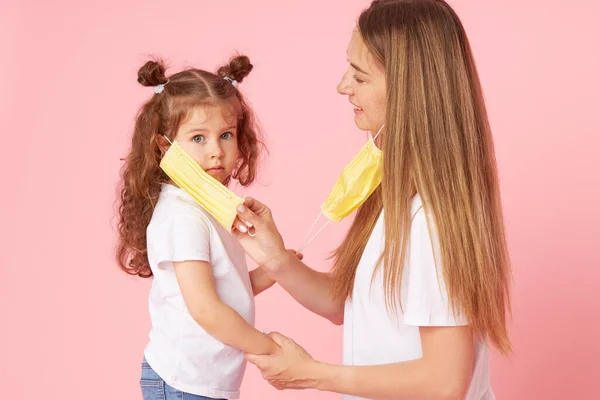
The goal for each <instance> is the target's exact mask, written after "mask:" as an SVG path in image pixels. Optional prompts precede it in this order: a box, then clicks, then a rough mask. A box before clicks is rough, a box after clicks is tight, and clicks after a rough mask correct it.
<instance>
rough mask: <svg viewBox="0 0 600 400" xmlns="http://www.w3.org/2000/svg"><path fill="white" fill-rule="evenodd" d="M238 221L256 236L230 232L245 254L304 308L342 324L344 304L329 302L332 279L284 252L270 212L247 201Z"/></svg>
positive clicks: (255, 201) (240, 211)
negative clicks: (247, 223)
mask: <svg viewBox="0 0 600 400" xmlns="http://www.w3.org/2000/svg"><path fill="white" fill-rule="evenodd" d="M238 218H239V219H240V220H241V221H242V222H243V223H246V222H250V223H251V225H252V226H253V228H251V229H253V230H254V231H255V236H250V235H248V234H246V233H242V232H239V231H237V230H234V232H233V233H234V235H235V237H236V239H238V241H239V242H240V244H241V245H242V246H243V247H244V250H245V251H246V253H248V255H249V256H250V257H251V258H252V259H253V260H254V261H255V262H256V263H257V264H258V265H260V266H261V267H263V268H264V269H265V270H266V272H267V273H268V274H269V276H271V278H273V279H275V280H276V281H277V282H278V283H279V284H280V285H281V286H282V287H283V288H284V289H285V290H286V291H287V292H288V293H289V294H290V295H291V296H292V297H293V298H294V299H296V301H298V302H299V303H300V304H302V305H303V306H304V307H306V308H307V309H309V310H310V311H312V312H314V313H315V314H318V315H320V316H322V317H325V318H327V319H329V320H330V321H332V322H333V323H335V324H338V325H339V324H342V323H343V321H344V303H343V302H334V301H333V300H332V299H331V295H330V293H331V286H332V283H333V278H332V276H331V275H330V274H327V273H323V272H318V271H315V270H313V269H311V268H309V267H308V266H306V265H305V264H304V263H302V262H301V261H300V260H299V259H298V258H297V257H296V255H295V254H293V253H290V252H289V251H287V250H286V249H285V245H284V242H283V239H282V238H281V235H280V234H279V231H278V230H277V227H276V226H275V222H274V221H273V217H272V216H271V210H269V208H268V207H267V206H265V205H264V204H262V203H260V202H259V201H257V200H254V199H252V198H247V199H246V200H245V202H244V205H243V206H241V207H240V209H239V210H238Z"/></svg>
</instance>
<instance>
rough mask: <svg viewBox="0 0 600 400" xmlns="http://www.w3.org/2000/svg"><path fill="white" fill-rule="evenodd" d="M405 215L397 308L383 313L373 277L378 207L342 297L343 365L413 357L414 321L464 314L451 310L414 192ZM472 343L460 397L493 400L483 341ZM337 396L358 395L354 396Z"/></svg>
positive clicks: (379, 240) (417, 352) (452, 321)
mask: <svg viewBox="0 0 600 400" xmlns="http://www.w3.org/2000/svg"><path fill="white" fill-rule="evenodd" d="M411 215H412V216H414V218H413V220H412V225H411V229H410V241H409V244H408V254H407V264H406V266H405V268H404V270H403V274H402V289H401V297H402V300H401V301H402V309H403V311H402V310H400V309H398V310H397V312H396V315H394V316H393V317H392V316H391V313H389V312H388V308H387V307H386V302H385V297H384V293H385V291H384V285H383V269H382V268H379V269H378V271H377V273H376V274H375V277H374V278H373V272H374V270H375V267H376V263H377V260H378V259H379V256H380V255H381V252H382V251H383V245H384V238H385V236H384V222H383V212H382V213H381V215H380V217H379V219H378V221H377V224H376V225H375V228H374V229H373V232H372V233H371V237H370V238H369V241H368V242H367V246H366V247H365V250H364V253H363V255H362V258H361V260H360V262H359V264H358V267H357V271H356V278H355V280H354V290H353V292H352V298H351V299H350V298H349V299H348V300H347V301H346V306H345V311H344V364H345V365H363V366H364V365H380V364H389V363H397V362H402V361H410V360H415V359H419V358H421V357H423V353H422V348H421V337H420V334H419V327H420V326H461V325H467V320H466V319H465V318H464V317H462V316H460V315H456V316H455V315H453V312H452V308H451V306H450V304H449V301H448V293H447V291H446V285H445V283H444V279H443V272H442V268H441V266H440V265H439V262H438V264H437V268H436V261H435V260H436V259H437V260H439V254H440V249H439V242H438V239H437V235H436V234H435V232H430V230H429V228H428V225H427V220H426V217H425V211H424V209H423V207H422V201H421V197H420V196H419V195H418V194H417V195H416V196H415V197H414V199H413V200H412V204H411ZM434 254H435V255H437V256H438V257H434ZM372 278H373V280H372ZM438 278H439V279H438ZM371 280H372V283H371ZM473 346H474V349H475V353H474V355H475V359H474V365H473V376H472V378H471V383H470V386H469V389H468V392H467V395H466V397H465V399H466V400H493V399H494V398H495V397H494V393H493V391H492V388H491V385H490V374H489V360H488V349H487V345H486V344H485V343H483V342H481V341H479V340H475V341H474V343H473ZM343 398H344V399H345V400H357V399H359V398H358V397H354V396H344V397H343Z"/></svg>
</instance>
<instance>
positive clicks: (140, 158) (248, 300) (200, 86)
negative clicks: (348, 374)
mask: <svg viewBox="0 0 600 400" xmlns="http://www.w3.org/2000/svg"><path fill="white" fill-rule="evenodd" d="M251 70H252V64H250V60H249V59H248V57H245V56H238V57H235V58H233V59H232V60H231V61H230V62H229V64H228V65H225V66H223V67H221V68H219V69H218V71H217V73H216V74H213V73H210V72H207V71H203V70H198V69H188V70H184V71H181V72H179V73H176V74H174V75H171V76H169V77H167V76H166V75H165V67H164V65H163V63H162V62H155V61H149V62H147V63H146V64H145V65H144V66H143V67H142V68H140V70H139V71H138V82H139V83H141V84H142V85H144V86H148V87H153V89H154V93H153V95H152V97H151V98H150V99H149V100H148V101H147V102H146V103H145V104H144V105H143V106H142V108H141V110H140V112H139V114H138V116H137V119H136V123H135V128H134V132H133V138H132V143H131V150H130V152H129V155H128V156H127V158H126V160H125V165H124V167H123V170H122V181H121V183H120V193H119V195H120V205H119V244H118V249H117V259H118V262H119V265H120V267H121V268H122V269H123V270H124V271H125V272H127V273H128V274H131V275H138V276H140V277H144V278H147V277H153V278H154V279H153V280H152V288H151V290H150V298H149V307H150V317H151V321H152V329H151V331H150V335H149V337H150V341H149V343H148V345H147V346H146V349H145V352H144V355H145V357H144V361H143V363H142V378H141V381H140V384H141V387H142V393H143V398H144V400H155V399H159V398H160V399H167V400H168V399H175V398H177V399H211V398H214V399H237V398H239V388H240V384H241V381H242V377H243V375H244V370H245V360H244V357H243V354H244V352H247V353H252V354H272V353H274V352H276V351H277V350H278V346H277V345H276V344H275V343H274V342H273V341H272V340H271V339H270V338H269V337H268V336H267V335H265V334H263V333H261V332H259V331H258V330H256V329H255V328H254V327H253V325H254V296H255V295H257V294H258V293H260V292H262V291H263V290H265V289H267V288H269V287H270V286H271V285H273V283H274V282H273V281H272V280H271V279H270V278H268V276H267V275H266V274H265V273H264V272H263V270H262V268H260V267H259V268H257V269H255V270H253V271H252V272H250V273H248V270H247V266H246V258H245V253H244V250H243V249H242V248H241V247H240V245H239V244H238V242H237V241H236V240H235V239H234V238H233V237H232V235H231V234H230V232H228V231H227V230H225V229H224V228H223V227H222V226H221V225H220V224H219V223H218V222H217V221H216V220H215V219H214V218H213V217H212V216H211V215H210V214H209V213H208V212H207V211H206V210H204V209H203V208H202V207H201V206H200V205H199V204H198V203H197V202H196V201H194V199H193V198H192V197H191V196H190V195H189V194H188V193H186V192H185V191H184V190H183V189H181V188H179V187H177V186H175V185H174V183H173V182H171V181H170V180H169V178H168V177H167V175H166V174H165V173H164V172H163V171H162V170H161V168H160V166H159V164H160V161H161V157H162V155H164V154H165V152H166V151H167V150H168V148H169V143H171V142H175V141H177V142H178V143H179V144H180V146H181V147H182V148H183V150H185V151H186V152H187V153H188V154H189V155H190V156H191V157H192V158H193V159H194V160H195V161H196V162H197V163H198V164H199V165H200V167H201V168H202V169H203V170H204V171H206V172H207V173H208V174H210V175H211V176H213V177H214V178H215V179H217V180H218V181H220V182H221V183H223V184H224V185H227V184H228V183H229V182H230V180H231V179H235V180H237V181H239V183H240V184H241V185H243V186H247V185H250V184H251V183H252V182H253V181H254V179H255V177H256V168H257V159H258V155H259V144H260V142H259V140H258V135H257V130H256V128H255V125H254V117H253V114H252V110H251V109H250V108H249V107H248V105H247V104H246V103H245V101H244V98H243V97H242V94H241V93H240V91H239V89H238V85H239V84H240V83H241V82H242V80H243V79H244V78H245V77H246V76H247V75H248V73H249V72H250V71H251ZM236 228H237V229H241V230H242V231H245V230H246V228H245V227H241V228H240V227H239V226H238V227H236Z"/></svg>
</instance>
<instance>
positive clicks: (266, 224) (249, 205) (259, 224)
mask: <svg viewBox="0 0 600 400" xmlns="http://www.w3.org/2000/svg"><path fill="white" fill-rule="evenodd" d="M238 218H239V219H240V220H241V221H242V223H244V225H245V227H248V231H247V232H243V230H244V229H242V230H241V231H240V230H239V229H237V230H236V229H234V230H233V235H234V236H235V238H236V239H237V240H238V241H239V242H240V244H241V245H242V247H243V248H244V250H245V251H246V253H248V255H249V256H250V257H251V258H252V259H253V260H254V262H256V263H257V264H258V265H260V266H263V267H265V269H266V270H267V271H269V270H272V269H273V268H276V265H277V264H278V263H279V261H280V260H284V259H285V258H286V257H288V256H290V252H288V251H287V250H286V249H285V246H284V243H283V238H282V237H281V234H280V233H279V231H278V230H277V226H276V225H275V221H273V217H272V215H271V210H270V209H269V207H267V206H266V205H264V204H262V203H261V202H259V201H258V200H254V199H253V198H250V197H248V198H246V200H245V201H244V204H242V205H240V206H239V208H238ZM292 255H295V256H298V255H296V254H294V253H292Z"/></svg>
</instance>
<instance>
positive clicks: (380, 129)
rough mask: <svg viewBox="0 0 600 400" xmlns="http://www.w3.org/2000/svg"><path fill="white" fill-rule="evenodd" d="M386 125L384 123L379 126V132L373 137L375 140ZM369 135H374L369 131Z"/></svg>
mask: <svg viewBox="0 0 600 400" xmlns="http://www.w3.org/2000/svg"><path fill="white" fill-rule="evenodd" d="M384 127H385V124H383V125H382V126H381V128H379V130H378V131H377V134H376V135H375V136H374V137H373V140H375V139H377V136H379V134H380V133H381V131H382V130H383V128H384ZM369 135H371V136H372V134H371V133H370V132H369Z"/></svg>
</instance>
